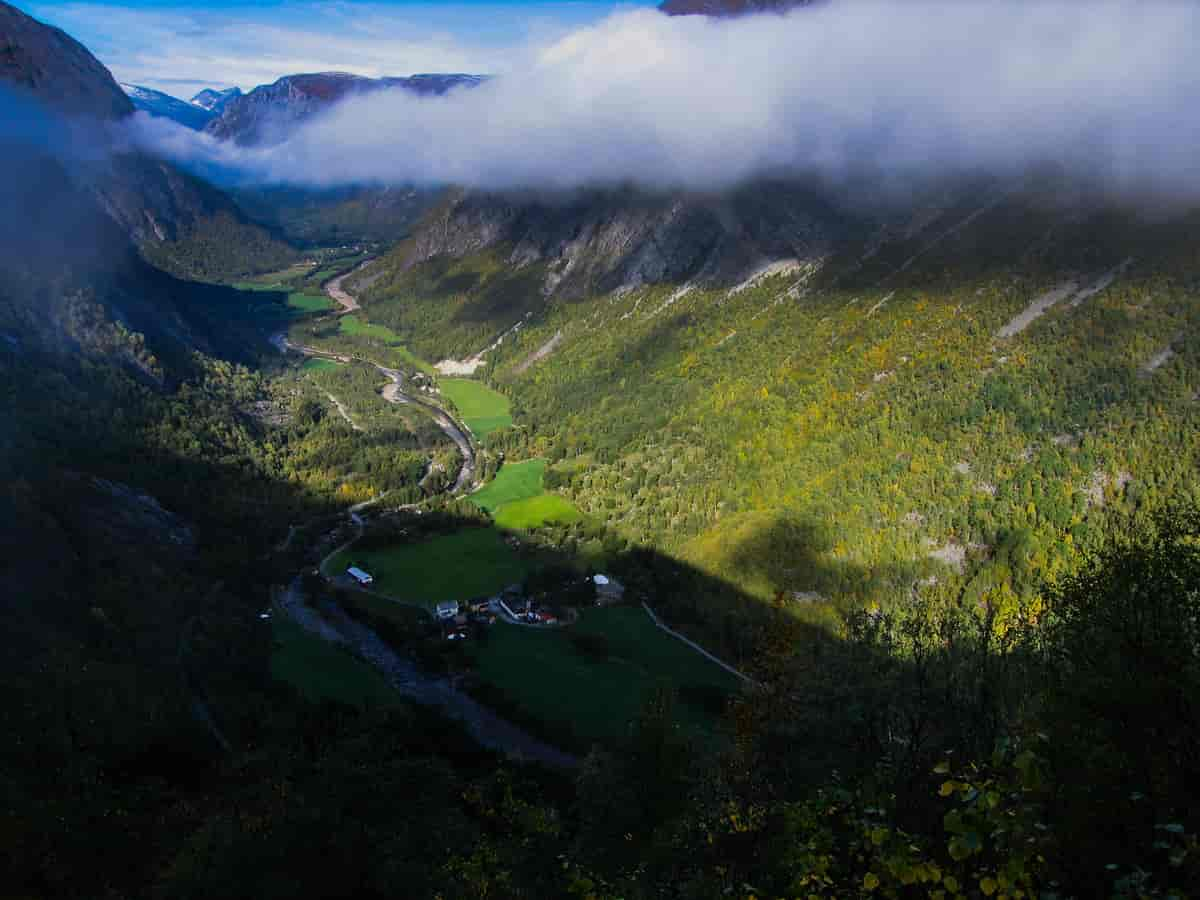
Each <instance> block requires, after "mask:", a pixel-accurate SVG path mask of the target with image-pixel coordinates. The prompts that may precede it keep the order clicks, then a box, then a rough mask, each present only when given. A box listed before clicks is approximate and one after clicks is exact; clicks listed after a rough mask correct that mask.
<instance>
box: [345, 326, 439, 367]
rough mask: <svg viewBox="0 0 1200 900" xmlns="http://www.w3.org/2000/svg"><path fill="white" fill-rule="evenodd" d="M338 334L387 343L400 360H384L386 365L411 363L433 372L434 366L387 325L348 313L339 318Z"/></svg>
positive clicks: (410, 364)
mask: <svg viewBox="0 0 1200 900" xmlns="http://www.w3.org/2000/svg"><path fill="white" fill-rule="evenodd" d="M338 334H339V335H343V336H345V337H350V338H365V339H367V340H376V341H379V342H381V343H383V344H385V345H386V346H387V347H388V349H389V350H391V351H392V352H393V353H394V354H395V355H396V356H397V357H398V358H399V362H397V361H396V360H395V359H392V360H386V359H385V360H382V362H384V364H386V365H392V366H397V365H409V366H412V367H413V368H415V369H418V370H419V371H421V372H426V373H428V374H432V373H433V367H432V366H430V365H429V363H427V362H425V360H423V359H420V358H419V357H417V356H415V355H414V354H412V353H410V352H409V350H408V348H407V347H405V346H404V341H403V340H402V339H401V338H400V335H398V334H396V332H394V331H392V329H390V328H388V327H387V326H386V325H376V324H374V323H372V322H368V321H367V320H366V319H364V318H361V317H359V316H356V315H347V316H342V317H340V318H339V319H338Z"/></svg>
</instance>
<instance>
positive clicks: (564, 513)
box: [493, 493, 583, 528]
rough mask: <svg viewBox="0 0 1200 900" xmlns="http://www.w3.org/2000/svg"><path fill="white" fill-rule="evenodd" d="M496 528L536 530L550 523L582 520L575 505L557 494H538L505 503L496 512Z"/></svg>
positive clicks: (564, 523)
mask: <svg viewBox="0 0 1200 900" xmlns="http://www.w3.org/2000/svg"><path fill="white" fill-rule="evenodd" d="M493 518H494V521H495V522H496V526H497V527H498V528H537V527H539V526H542V525H549V524H551V523H560V524H563V525H569V524H570V523H572V522H578V521H579V520H580V519H582V518H583V513H581V512H580V511H579V510H578V509H576V508H575V504H573V503H571V502H570V501H569V500H565V499H563V498H562V497H560V496H558V495H557V494H548V493H547V494H540V495H539V496H537V497H527V498H525V499H524V500H516V501H513V502H512V503H506V504H504V505H503V506H502V507H500V509H498V510H496V513H495V515H494V517H493Z"/></svg>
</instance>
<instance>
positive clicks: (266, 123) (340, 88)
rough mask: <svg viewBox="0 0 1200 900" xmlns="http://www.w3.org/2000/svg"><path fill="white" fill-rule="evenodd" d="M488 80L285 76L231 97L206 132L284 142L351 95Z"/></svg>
mask: <svg viewBox="0 0 1200 900" xmlns="http://www.w3.org/2000/svg"><path fill="white" fill-rule="evenodd" d="M484 79H485V76H481V75H467V74H463V73H447V74H436V73H434V74H418V75H411V76H406V77H384V78H368V77H366V76H363V75H355V74H352V73H349V72H309V73H299V74H295V75H284V76H282V77H281V78H278V79H276V80H275V81H273V82H272V83H271V84H264V85H259V86H258V87H256V88H254V90H252V91H250V92H249V93H246V94H242V95H240V96H233V97H231V98H230V99H229V100H228V101H227V102H226V103H225V104H224V106H223V108H222V109H221V113H220V115H218V116H217V117H216V118H215V119H213V120H212V121H211V122H209V123H208V124H207V125H206V126H205V129H204V130H205V131H206V132H207V133H208V134H211V135H213V136H214V137H216V138H219V139H222V140H232V141H234V142H235V143H238V144H242V145H247V144H254V143H261V142H264V141H265V142H274V141H277V140H282V139H283V138H284V137H285V136H286V134H287V132H288V131H289V130H290V129H291V128H292V127H294V126H295V125H296V124H298V123H300V122H303V121H305V120H306V119H309V118H311V117H312V116H314V115H317V114H318V113H320V112H323V111H324V110H327V109H329V108H330V107H332V106H333V105H334V104H336V103H339V102H341V101H342V100H345V99H347V98H348V97H351V96H356V95H363V94H369V93H375V92H377V91H381V90H391V89H403V90H407V91H411V92H413V93H415V94H417V95H420V96H431V95H432V96H440V95H442V94H445V93H447V92H448V91H451V90H453V89H455V88H459V87H474V86H475V85H478V84H480V83H481V82H482V81H483V80H484Z"/></svg>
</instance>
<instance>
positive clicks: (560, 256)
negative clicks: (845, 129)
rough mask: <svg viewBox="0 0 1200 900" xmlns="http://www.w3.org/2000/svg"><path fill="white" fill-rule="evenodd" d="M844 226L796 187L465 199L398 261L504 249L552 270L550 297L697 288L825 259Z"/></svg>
mask: <svg viewBox="0 0 1200 900" xmlns="http://www.w3.org/2000/svg"><path fill="white" fill-rule="evenodd" d="M842 228H843V223H842V220H841V217H840V216H839V215H838V214H837V213H836V212H835V211H834V210H832V209H831V208H830V207H828V206H827V205H825V204H823V203H822V202H821V201H820V200H819V199H817V198H816V197H815V196H814V195H812V194H811V193H810V192H809V191H807V190H806V189H804V188H802V187H799V186H796V185H782V184H770V185H766V184H763V185H756V186H751V187H747V188H743V189H741V190H738V191H734V192H731V193H728V194H723V195H720V196H713V195H698V194H651V193H646V192H641V191H635V190H613V191H583V192H578V193H574V194H571V195H569V196H550V195H544V196H536V195H527V194H517V195H498V194H484V193H480V194H470V193H466V192H459V193H457V194H453V195H451V196H450V197H448V198H447V200H446V202H444V203H443V204H442V205H441V206H440V207H439V208H438V209H437V210H435V211H434V212H433V213H431V214H430V215H429V216H428V217H427V218H426V219H425V221H424V222H423V223H422V225H421V227H419V228H418V229H417V230H416V232H415V233H414V235H413V236H412V238H411V239H410V240H409V241H406V242H405V243H404V244H403V245H401V247H400V248H398V249H397V251H396V254H399V257H400V258H399V259H396V258H395V257H393V259H392V263H393V264H395V263H396V262H398V263H399V264H400V265H401V267H405V268H407V267H409V266H412V265H416V264H418V263H420V262H423V261H425V260H428V259H432V258H434V257H436V256H451V257H456V256H463V255H465V254H468V253H473V252H476V251H479V250H482V249H485V248H488V247H503V248H505V250H506V252H507V253H508V255H509V261H510V262H511V263H512V264H513V265H515V266H518V267H520V266H526V265H531V264H536V263H543V264H545V265H546V271H547V274H546V280H545V283H544V285H543V292H544V293H545V294H546V295H549V294H558V295H561V296H566V297H573V296H583V295H586V294H589V293H607V292H610V291H620V290H630V289H634V288H637V287H640V286H642V285H645V284H654V283H661V282H673V283H678V282H684V281H688V280H691V279H697V280H700V281H704V282H711V283H714V284H733V283H736V282H737V281H738V280H739V279H740V278H741V277H743V276H744V274H745V272H746V271H747V270H751V269H754V268H755V267H757V266H760V265H762V264H763V263H764V261H769V260H777V259H784V258H787V259H795V258H800V259H808V258H813V257H816V256H820V255H821V254H823V253H824V252H826V251H827V250H828V247H829V245H830V243H831V242H832V241H834V240H836V239H837V237H838V235H839V234H840V232H841V231H842Z"/></svg>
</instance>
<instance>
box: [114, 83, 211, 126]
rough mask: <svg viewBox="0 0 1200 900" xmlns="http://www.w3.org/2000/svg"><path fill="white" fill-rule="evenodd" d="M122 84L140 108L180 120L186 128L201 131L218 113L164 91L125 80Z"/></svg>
mask: <svg viewBox="0 0 1200 900" xmlns="http://www.w3.org/2000/svg"><path fill="white" fill-rule="evenodd" d="M120 86H121V90H123V91H124V92H125V93H126V94H127V95H128V96H129V99H130V100H132V101H133V105H134V106H135V107H137V108H138V109H140V110H142V111H143V112H147V113H149V114H150V115H152V116H159V117H160V118H164V119H170V120H171V121H172V122H178V123H179V124H180V125H183V126H184V127H185V128H191V129H193V130H195V131H199V130H200V129H202V128H203V127H204V126H205V125H207V124H208V123H209V122H210V121H211V120H212V118H213V116H215V115H216V113H213V112H211V111H209V110H207V109H205V108H204V107H202V106H199V105H197V104H193V103H187V102H185V101H183V100H180V99H179V98H178V97H172V96H171V95H170V94H167V93H164V92H163V91H156V90H154V89H153V88H148V87H142V86H141V85H137V84H126V83H124V82H120Z"/></svg>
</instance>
